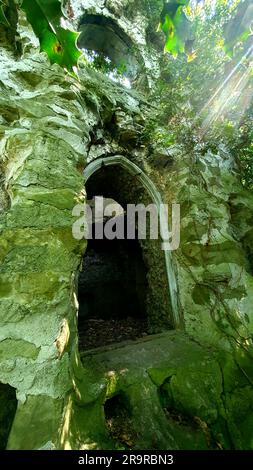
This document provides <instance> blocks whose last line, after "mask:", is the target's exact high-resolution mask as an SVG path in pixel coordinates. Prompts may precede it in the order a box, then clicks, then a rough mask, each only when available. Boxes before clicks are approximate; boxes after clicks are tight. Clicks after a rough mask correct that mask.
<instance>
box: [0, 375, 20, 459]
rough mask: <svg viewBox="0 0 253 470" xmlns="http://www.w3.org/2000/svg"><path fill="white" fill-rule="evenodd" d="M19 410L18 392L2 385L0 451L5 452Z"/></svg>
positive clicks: (0, 391)
mask: <svg viewBox="0 0 253 470" xmlns="http://www.w3.org/2000/svg"><path fill="white" fill-rule="evenodd" d="M16 409H17V399H16V391H15V389H14V388H13V387H11V386H10V385H5V384H2V383H0V450H5V449H6V446H7V442H8V438H9V434H10V431H11V427H12V423H13V420H14V418H15V414H16Z"/></svg>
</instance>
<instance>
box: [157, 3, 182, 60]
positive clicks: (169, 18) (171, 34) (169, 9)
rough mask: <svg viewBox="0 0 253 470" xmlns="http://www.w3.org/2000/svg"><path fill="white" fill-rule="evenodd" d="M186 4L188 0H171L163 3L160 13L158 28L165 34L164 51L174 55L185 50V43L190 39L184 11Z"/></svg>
mask: <svg viewBox="0 0 253 470" xmlns="http://www.w3.org/2000/svg"><path fill="white" fill-rule="evenodd" d="M188 4H189V0H171V1H170V2H169V3H167V4H166V5H165V7H164V9H163V12H162V14H161V22H160V26H159V29H161V30H162V31H163V32H164V34H165V36H166V42H165V47H164V51H165V52H169V53H170V54H172V55H173V56H174V57H177V55H178V54H179V53H183V52H185V43H186V42H187V41H189V39H190V35H189V24H190V21H189V20H188V19H187V17H186V15H185V13H184V7H185V6H187V5H188Z"/></svg>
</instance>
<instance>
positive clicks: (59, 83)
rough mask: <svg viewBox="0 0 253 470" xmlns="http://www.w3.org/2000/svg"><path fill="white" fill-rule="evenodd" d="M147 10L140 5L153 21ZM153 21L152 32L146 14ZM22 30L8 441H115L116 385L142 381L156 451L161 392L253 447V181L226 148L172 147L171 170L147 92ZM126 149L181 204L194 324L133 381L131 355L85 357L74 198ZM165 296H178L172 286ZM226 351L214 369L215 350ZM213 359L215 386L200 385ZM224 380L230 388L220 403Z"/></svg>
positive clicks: (4, 285) (6, 186) (8, 86)
mask: <svg viewBox="0 0 253 470" xmlns="http://www.w3.org/2000/svg"><path fill="white" fill-rule="evenodd" d="M81 3H82V5H81ZM102 3H103V2H101V7H100V6H98V4H99V2H96V5H97V6H96V9H95V13H96V14H97V13H98V8H100V10H101V11H100V10H99V14H104V12H105V13H106V14H107V15H108V14H109V13H108V12H109V6H108V5H109V4H111V2H106V3H107V4H108V5H107V7H103V5H104V3H103V5H102ZM122 3H124V16H123V18H121V19H120V17H119V12H120V11H121V7H122ZM126 3H127V5H125V4H126ZM84 4H85V5H86V6H87V4H88V2H75V5H74V6H75V8H76V17H77V18H76V21H78V17H80V18H81V16H82V15H83V14H84V13H85V11H89V13H91V12H92V11H93V13H94V2H89V6H88V9H87V10H85V8H84ZM140 4H141V2H140ZM133 5H134V3H132V2H125V1H124V2H123V0H122V2H120V1H119V2H113V6H111V7H110V8H111V9H110V12H111V13H110V14H111V15H114V19H117V22H118V24H119V25H120V26H121V27H123V26H124V30H125V32H126V33H127V32H128V28H129V24H130V22H132V15H133V10H132V8H133ZM117 8H119V10H118V13H117V11H116V10H117ZM92 9H93V10H92ZM113 9H114V13H112V10H113ZM143 14H144V12H143V9H142V16H139V17H140V18H141V19H143ZM117 15H118V16H117ZM138 15H140V13H138ZM138 15H137V18H139V17H138ZM127 18H128V20H127ZM144 20H145V21H144V22H143V24H144V25H147V26H148V18H147V17H145V18H144ZM139 23H140V21H139ZM135 29H136V28H135V27H133V28H132V29H131V31H130V30H129V35H130V36H131V39H132V41H135V42H136V44H137V45H138V46H139V48H140V50H142V51H144V50H145V51H148V50H149V49H148V47H147V48H146V45H145V37H146V36H145V34H144V30H142V31H139V32H138V34H137V32H135ZM21 33H22V34H21V36H22V41H23V43H26V47H25V49H24V54H23V57H22V58H17V57H15V56H14V55H13V53H12V51H11V48H10V47H9V46H8V47H6V43H4V38H3V45H2V47H1V55H0V60H1V77H0V87H1V94H0V114H1V121H0V138H1V140H0V153H1V155H0V163H1V166H0V169H1V177H0V184H1V192H0V204H1V213H0V229H1V239H0V258H1V265H0V324H1V329H0V383H2V384H9V385H10V386H11V387H13V388H14V389H15V390H16V396H17V400H18V408H17V412H16V416H15V419H14V423H13V426H12V431H11V434H10V437H9V442H8V448H10V449H40V448H65V449H68V448H74V449H79V448H101V446H103V447H104V448H106V447H109V448H111V447H115V445H116V447H117V445H118V444H115V443H113V442H112V440H111V437H110V436H109V434H108V430H107V428H106V425H105V416H104V411H103V405H104V403H105V401H106V400H107V399H108V398H111V397H113V396H114V394H115V390H117V391H119V390H121V391H122V390H123V391H124V390H126V389H127V388H128V387H129V384H130V385H131V387H132V389H131V390H132V395H131V397H132V398H131V399H130V398H129V400H130V405H129V406H130V408H131V410H132V411H133V413H135V414H134V416H135V417H136V422H135V425H136V429H137V431H138V430H139V431H138V432H140V433H141V430H142V429H144V428H145V427H146V428H149V425H147V423H150V419H151V418H150V416H152V420H153V421H152V422H153V424H152V426H153V427H154V428H156V429H157V430H158V431H157V432H158V443H157V442H156V444H153V445H156V446H158V447H155V448H161V447H159V445H160V446H162V448H164V446H165V444H164V440H163V438H162V437H161V435H162V431H161V430H162V429H164V426H165V424H164V420H163V418H161V415H160V414H159V413H157V414H152V415H151V414H150V415H149V413H150V412H149V411H148V410H150V408H151V407H152V405H153V404H154V403H155V404H156V400H157V398H155V396H157V395H156V390H157V388H159V390H160V388H161V387H162V391H163V397H164V394H165V396H166V397H167V398H166V400H167V401H166V407H167V408H171V407H172V408H174V409H175V410H176V411H177V412H178V413H181V414H182V413H183V414H185V415H186V416H189V417H193V416H195V415H197V416H199V419H201V421H203V422H204V423H207V426H211V430H212V432H214V430H216V431H215V432H216V434H215V435H216V441H217V439H218V437H217V436H218V435H221V442H222V443H221V445H222V446H223V447H225V448H231V447H236V448H249V446H250V445H251V444H250V438H249V432H250V429H251V430H252V415H251V414H250V407H252V401H253V394H252V379H251V377H250V375H251V371H250V366H249V364H250V360H251V357H250V345H251V342H250V341H251V339H250V338H251V335H252V327H253V325H252V297H253V278H252V264H251V258H250V256H249V255H251V250H252V247H251V243H250V240H251V238H250V237H251V233H252V227H251V225H252V224H251V221H252V203H251V196H250V195H249V194H248V193H247V192H245V190H242V188H241V185H240V183H239V178H238V175H237V169H236V166H235V164H234V162H233V160H232V159H231V157H230V155H229V154H228V152H227V150H226V149H225V148H223V147H222V146H221V147H220V150H219V153H217V154H215V155H214V154H212V153H211V152H208V153H206V154H204V155H203V154H202V153H201V152H200V151H199V150H198V148H196V149H195V151H194V153H192V152H191V153H188V152H187V149H185V148H184V147H180V146H171V147H170V148H168V149H166V148H165V149H163V152H165V154H166V155H167V156H168V158H169V159H170V165H169V166H167V167H166V168H162V169H159V167H158V165H156V164H155V162H156V158H159V155H160V153H161V149H160V148H158V146H156V143H154V142H150V145H149V144H148V143H147V144H145V145H143V143H142V140H141V138H140V137H141V135H142V133H143V132H144V130H145V123H146V122H147V119H148V115H149V111H150V108H149V105H148V103H147V99H148V98H147V96H143V95H140V94H138V93H137V92H136V91H132V90H131V91H128V90H126V89H125V88H124V87H121V86H120V85H117V84H115V83H113V82H111V81H110V80H109V79H108V78H107V77H105V76H103V75H101V74H100V73H99V72H96V71H94V70H89V69H86V68H82V70H81V71H80V81H77V80H76V79H75V78H72V77H70V76H67V75H66V74H65V73H64V71H63V70H61V69H60V68H59V67H58V66H51V65H50V64H49V62H48V60H47V58H46V56H45V55H44V54H39V52H38V50H37V49H36V48H35V47H34V45H33V46H32V45H31V43H30V42H29V39H28V36H30V33H29V35H28V30H27V29H24V28H23V29H22V31H21ZM130 33H131V34H130ZM33 42H34V43H35V44H36V41H35V40H34V38H33ZM143 57H145V54H144V52H143ZM145 64H146V68H147V76H149V72H150V68H149V66H148V65H147V63H146V62H145ZM151 68H152V67H151ZM152 79H154V77H153V78H152ZM151 144H152V154H151V153H150V148H151ZM112 155H124V156H126V157H127V158H128V159H129V160H130V161H132V162H134V163H136V164H137V165H138V166H139V167H140V168H141V169H142V170H143V171H144V172H145V173H146V174H147V175H148V176H149V177H150V178H151V180H152V181H153V182H154V184H155V185H156V187H157V189H158V190H159V192H160V194H161V196H162V199H163V200H164V202H167V203H169V204H170V203H171V202H173V201H174V202H178V203H180V204H181V212H182V213H181V217H182V219H181V246H180V249H179V250H178V251H177V252H175V253H174V254H173V266H174V271H175V273H176V275H177V284H178V298H177V302H178V304H179V306H180V311H181V316H182V317H183V319H184V322H183V323H184V326H183V327H184V330H185V333H183V332H182V333H181V332H180V331H179V332H178V333H177V334H175V335H174V336H173V335H172V336H168V337H166V338H167V340H166V341H168V351H169V350H170V343H171V344H176V345H179V346H180V347H175V357H168V358H167V359H166V358H165V356H166V352H164V343H163V347H162V349H161V350H160V349H159V347H160V346H159V344H158V347H157V349H156V355H157V358H156V361H155V364H154V365H153V366H152V367H153V369H155V370H152V371H149V372H148V377H147V370H146V369H147V367H148V366H146V368H145V360H147V361H148V360H149V359H148V358H149V354H151V353H152V349H151V353H150V352H148V353H147V357H146V359H145V360H144V366H143V367H142V368H141V372H140V374H139V373H138V374H137V373H135V369H136V364H135V362H134V361H133V362H132V360H131V361H130V363H129V364H130V365H131V368H132V369H131V368H130V373H129V375H128V376H127V379H126V380H125V381H123V382H122V380H123V379H122V377H123V376H124V373H123V372H122V370H123V371H124V363H120V366H119V368H118V369H117V367H118V366H117V367H116V366H115V374H114V375H113V376H107V375H106V373H105V372H103V370H102V369H103V367H102V369H101V370H99V363H96V368H97V369H96V368H95V369H94V368H93V369H92V368H91V366H90V363H89V360H88V361H87V360H86V359H85V358H84V359H83V364H81V361H80V357H79V353H78V346H77V343H78V342H77V327H76V323H77V322H76V319H77V314H78V303H77V288H76V279H77V275H78V270H79V267H80V262H81V259H82V256H83V254H84V251H85V241H81V242H78V241H76V240H74V239H73V237H72V223H73V221H74V219H73V217H72V208H73V207H74V206H75V205H76V203H78V202H80V201H84V199H85V191H84V178H83V170H84V168H85V166H86V165H87V164H88V163H90V162H92V161H93V160H94V159H96V158H98V157H101V156H103V157H105V158H106V157H107V156H112ZM244 211H245V212H244ZM244 213H245V214H246V216H245V217H244V216H243V214H244ZM154 282H157V280H154ZM164 292H165V294H166V295H167V292H168V286H167V284H166V285H165V286H164ZM168 314H169V312H168ZM181 335H182V336H181ZM189 337H191V339H189ZM182 338H184V339H182ZM196 342H197V343H199V346H198V347H197V346H196V344H195V343H196ZM196 348H197V351H195V350H196ZM159 351H160V352H159ZM161 351H162V352H161ZM189 351H192V355H193V356H194V360H193V359H192V361H193V362H192V363H193V364H194V368H193V369H192V368H191V367H190V366H189V360H190V359H191V357H192V356H191V352H189ZM213 352H214V353H215V357H213V356H212V361H213V362H212V365H210V371H209V372H208V374H206V376H205V369H206V366H205V364H206V363H208V359H207V357H208V354H211V353H212V354H213ZM180 354H181V357H180ZM202 354H203V356H205V361H204V362H201V361H202V359H201V358H202ZM178 357H179V358H178ZM165 359H166V360H165ZM121 360H123V359H121ZM101 361H102V359H101ZM170 361H171V362H170ZM198 361H199V362H198ZM170 364H171V365H170ZM172 364H173V367H172ZM129 367H130V366H129ZM170 367H171V368H172V369H173V370H172V369H170ZM200 369H201V374H202V375H201V377H202V376H203V377H204V379H203V380H204V381H205V386H203V387H202V388H201V387H200V386H199V385H197V382H199V375H198V374H199V370H200ZM194 370H195V372H194ZM171 371H172V372H171ZM196 371H197V372H198V373H197V372H196ZM122 374H123V376H122ZM196 374H197V375H196ZM172 376H173V377H174V379H173V381H172V383H171V384H170V385H169V381H170V378H171V377H172ZM186 383H187V384H190V385H189V390H190V391H189V393H186V392H185V388H186ZM115 384H116V385H117V387H116V385H115ZM212 384H213V385H212ZM217 384H218V385H217ZM154 385H155V388H154ZM145 386H146V390H149V394H148V396H147V402H146V404H147V406H146V408H145V410H146V411H145V413H143V417H142V418H141V417H140V415H138V416H137V414H136V413H137V411H136V410H137V408H138V406H139V408H141V409H142V403H143V399H144V398H143V393H144V389H145ZM187 386H188V385H187ZM115 387H116V388H115ZM210 387H211V389H212V390H214V392H212V393H214V394H215V396H217V397H219V398H217V404H215V405H214V408H215V411H213V405H212V404H210V403H211V401H212V399H211V395H210V396H209V394H211V392H210ZM129 390H130V389H129ZM196 390H197V392H196ZM147 393H148V392H147ZM171 393H172V395H173V400H171ZM196 393H198V394H200V395H201V401H200V402H199V401H198V400H197V398H196ZM166 394H167V395H166ZM245 397H247V398H246V401H245ZM203 403H209V405H210V406H209V405H208V406H209V408H208V411H207V412H202V411H203V410H202V405H203ZM235 403H236V410H234V404H235ZM156 405H157V404H156ZM163 406H165V405H164V404H163ZM201 410H202V411H201ZM210 410H211V411H210ZM95 417H96V419H95ZM221 423H222V424H221ZM173 426H174V427H173ZM202 426H205V424H203V425H202ZM224 427H225V428H226V431H224ZM95 428H96V429H95ZM200 428H201V426H200ZM175 429H176V425H175V423H174V425H173V422H172V423H171V424H170V433H172V435H173V432H174V437H173V439H171V440H169V439H168V441H167V442H168V443H169V444H168V445H169V446H171V445H172V444H173V443H174V444H173V445H174V446H175V448H183V445H184V439H183V434H184V431H182V432H181V434H180V432H177V431H176V430H175ZM159 430H160V431H161V432H160V431H159ZM210 432H211V431H210ZM101 436H102V437H101ZM159 436H160V437H159ZM228 436H229V437H228ZM150 439H151V437H150V436H147V435H145V437H144V438H143V441H142V442H140V441H139V444H138V442H137V444H136V446H137V447H138V445H139V447H140V448H150V447H149V446H152V439H151V440H150ZM200 440H201V438H200ZM175 442H176V443H175ZM189 445H190V444H189ZM210 445H211V444H210ZM216 445H218V444H216ZM89 446H90V447H89ZM145 446H146V447H145ZM199 446H200V448H201V446H202V447H203V446H204V444H203V445H202V444H199Z"/></svg>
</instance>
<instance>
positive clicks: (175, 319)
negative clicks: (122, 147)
mask: <svg viewBox="0 0 253 470" xmlns="http://www.w3.org/2000/svg"><path fill="white" fill-rule="evenodd" d="M115 166H117V167H118V168H121V169H123V170H124V171H125V172H126V173H127V174H129V175H130V176H131V177H134V179H135V181H136V182H138V184H139V185H140V186H141V187H142V188H143V190H144V191H145V192H146V194H147V195H148V197H149V200H150V201H151V202H152V203H154V204H155V205H156V207H157V210H158V213H159V217H160V225H161V227H162V226H163V225H164V224H166V223H167V221H166V220H165V219H164V214H163V211H162V210H161V205H162V203H163V201H162V197H161V195H160V193H159V191H158V190H157V188H156V187H155V185H154V183H153V182H152V181H151V180H150V178H149V177H148V176H147V175H146V174H145V173H144V172H143V171H142V170H141V169H140V168H139V167H138V166H137V165H136V164H134V163H132V162H131V161H129V160H128V159H127V158H126V157H124V156H122V155H116V156H112V157H107V158H99V159H97V160H95V161H93V162H91V163H90V164H89V165H88V166H87V167H86V169H85V171H84V178H85V184H86V186H87V185H89V182H90V179H91V178H92V177H93V175H94V174H97V173H98V172H99V170H101V169H103V168H104V169H106V168H107V169H112V168H113V167H115ZM119 202H120V201H119ZM162 233H165V232H164V231H163V230H162ZM161 241H162V239H161ZM161 253H162V256H163V257H164V264H165V272H166V278H167V287H166V288H165V290H166V292H167V300H168V303H169V306H170V313H169V314H170V323H171V327H172V328H180V327H181V326H182V320H181V315H180V310H179V302H178V288H177V282H176V276H175V272H174V268H173V260H172V253H171V252H170V251H163V252H162V250H161Z"/></svg>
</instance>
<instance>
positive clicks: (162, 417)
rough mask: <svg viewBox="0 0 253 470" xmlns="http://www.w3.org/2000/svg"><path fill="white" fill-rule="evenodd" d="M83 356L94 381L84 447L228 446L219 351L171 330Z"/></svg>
mask: <svg viewBox="0 0 253 470" xmlns="http://www.w3.org/2000/svg"><path fill="white" fill-rule="evenodd" d="M81 358H82V363H83V366H84V371H85V374H86V379H87V380H86V384H88V383H90V385H89V389H90V392H89V393H88V394H87V404H86V406H84V407H82V409H81V408H79V412H78V414H77V415H78V419H79V422H80V425H81V421H82V423H86V425H83V424H82V437H81V439H82V448H87V449H88V448H97V449H106V448H112V449H115V448H116V449H117V448H118V449H119V448H120V449H164V450H166V449H208V448H210V449H221V448H229V445H230V444H229V437H228V436H227V432H226V429H225V427H224V426H223V423H222V420H221V419H220V413H221V411H222V408H223V403H222V399H221V396H222V392H223V388H222V387H223V378H222V373H221V369H220V366H219V363H218V360H217V357H216V354H215V353H214V352H213V351H211V350H208V349H205V348H203V347H202V346H200V345H199V344H197V343H196V342H194V341H192V340H191V339H189V338H188V337H187V336H186V335H185V334H183V333H181V332H175V331H169V332H166V333H162V334H159V335H154V336H147V337H145V338H143V339H139V340H137V341H127V342H122V343H118V344H112V345H110V346H107V347H103V348H98V349H93V350H90V351H86V352H84V353H83V354H82V356H81ZM98 391H99V392H98ZM93 393H94V396H93ZM223 428H224V429H223Z"/></svg>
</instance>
